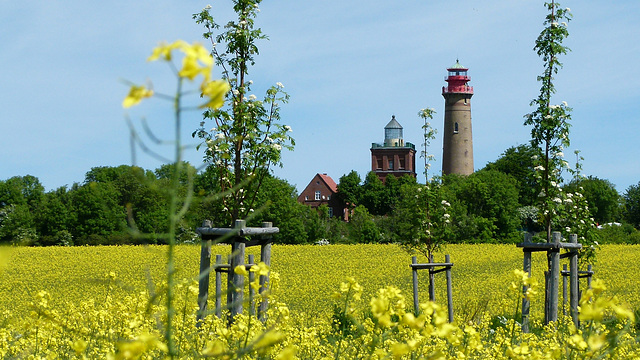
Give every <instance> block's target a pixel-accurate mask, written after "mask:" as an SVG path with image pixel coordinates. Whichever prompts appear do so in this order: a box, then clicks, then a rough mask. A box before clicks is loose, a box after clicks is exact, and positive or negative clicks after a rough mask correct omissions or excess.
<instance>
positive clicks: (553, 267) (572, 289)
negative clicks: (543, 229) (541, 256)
mask: <svg viewBox="0 0 640 360" xmlns="http://www.w3.org/2000/svg"><path fill="white" fill-rule="evenodd" d="M561 238H562V236H561V234H560V233H559V232H553V234H552V241H551V242H546V243H534V242H531V239H532V234H529V233H527V234H525V238H524V242H523V243H520V244H517V245H516V246H517V247H521V248H522V251H523V252H524V261H523V269H524V271H525V272H526V273H528V274H529V277H531V253H532V252H536V251H546V252H547V263H548V271H545V301H544V303H545V306H544V323H545V324H548V323H549V322H552V321H557V320H558V290H559V285H560V281H559V280H560V279H559V278H560V275H563V276H569V293H570V296H569V306H570V309H571V317H572V318H573V322H574V323H575V324H576V326H578V325H579V322H578V301H579V289H578V285H579V284H578V274H579V272H578V250H580V249H581V248H582V244H579V243H578V236H577V235H575V234H572V235H569V242H568V243H563V242H560V239H561ZM561 249H565V250H567V251H568V252H566V253H564V254H562V255H561V254H560V250H561ZM561 258H569V271H568V273H567V275H565V274H564V273H562V274H561V272H560V259H561ZM527 289H528V287H527V286H523V287H522V293H523V294H526V292H527ZM565 298H566V296H565ZM529 311H530V302H529V299H527V298H526V297H523V299H522V331H523V332H529V320H530V318H529Z"/></svg>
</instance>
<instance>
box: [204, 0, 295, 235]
mask: <svg viewBox="0 0 640 360" xmlns="http://www.w3.org/2000/svg"><path fill="white" fill-rule="evenodd" d="M259 3H260V1H259V0H234V2H233V4H234V11H235V12H236V15H237V19H236V20H234V21H229V22H227V24H226V25H225V26H224V29H223V31H222V32H221V33H219V34H217V35H215V36H214V34H213V31H214V30H215V29H219V28H220V26H219V25H218V24H216V23H215V21H214V20H213V17H212V16H211V15H210V13H209V8H205V9H203V10H202V11H201V12H200V13H199V14H194V15H193V18H194V19H195V20H196V23H199V24H203V25H204V26H205V28H206V30H207V31H206V32H205V33H204V34H203V36H204V37H205V38H206V39H210V40H212V55H213V57H214V59H215V61H216V64H217V65H218V66H219V67H220V68H221V69H222V78H223V79H225V80H227V81H228V82H229V84H230V86H231V91H230V92H228V93H227V95H226V101H225V104H226V106H224V107H222V108H220V109H216V110H213V111H205V113H204V121H202V122H201V124H200V128H199V129H197V130H196V131H195V132H194V133H193V134H192V135H193V136H194V137H196V136H197V137H199V138H200V139H202V140H203V145H206V152H205V155H204V158H205V161H206V162H207V163H209V164H211V165H212V166H215V167H216V168H217V172H218V179H219V180H220V189H219V190H221V191H229V190H231V191H230V192H229V194H228V195H227V196H226V197H224V198H223V199H222V202H223V207H222V208H223V210H224V211H225V213H226V214H227V221H228V224H224V225H230V224H231V223H232V222H233V221H234V220H235V219H240V218H245V217H246V216H247V215H249V213H250V210H251V209H252V208H253V207H254V200H255V198H256V194H257V192H258V190H259V188H260V186H261V184H262V180H263V179H264V176H265V175H267V174H268V173H269V168H270V167H271V166H272V165H275V166H282V162H281V154H282V150H283V149H287V150H292V149H293V146H294V145H295V142H294V140H293V138H292V137H291V131H292V130H291V127H289V126H286V125H283V124H281V123H280V106H281V105H282V104H285V103H287V102H288V101H289V95H288V94H287V93H286V92H285V91H284V86H283V85H282V84H281V83H277V84H275V85H273V86H271V87H269V88H268V89H267V90H266V92H265V95H264V97H263V98H262V100H258V97H257V96H256V95H255V94H253V93H252V91H251V88H252V85H253V82H252V81H251V80H248V79H247V75H248V74H249V68H250V67H251V66H253V65H254V64H255V56H256V55H258V54H259V50H258V46H257V45H256V43H257V41H258V40H262V39H267V37H266V35H265V34H263V32H262V30H261V29H259V28H254V24H255V18H256V16H257V14H258V12H259V11H260V9H259V7H258V5H259ZM214 38H215V42H213V39H214Z"/></svg>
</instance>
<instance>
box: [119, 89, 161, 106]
mask: <svg viewBox="0 0 640 360" xmlns="http://www.w3.org/2000/svg"><path fill="white" fill-rule="evenodd" d="M151 96H153V90H150V89H147V88H146V87H144V85H140V86H137V85H132V86H131V89H129V94H128V95H127V97H125V98H124V100H123V101H122V107H123V108H125V109H127V108H130V107H132V106H133V105H137V104H138V103H139V102H140V101H142V99H144V98H148V97H151Z"/></svg>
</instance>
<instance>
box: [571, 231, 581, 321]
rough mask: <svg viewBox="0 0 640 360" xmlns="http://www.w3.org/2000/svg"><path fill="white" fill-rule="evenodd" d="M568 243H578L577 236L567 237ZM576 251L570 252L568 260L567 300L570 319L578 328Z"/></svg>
mask: <svg viewBox="0 0 640 360" xmlns="http://www.w3.org/2000/svg"><path fill="white" fill-rule="evenodd" d="M569 242H570V243H572V244H577V243H578V235H575V234H572V235H569ZM578 285H579V284H578V251H577V250H572V251H571V258H570V259H569V292H570V295H569V296H570V297H571V299H570V300H569V302H570V306H571V317H572V318H573V323H574V324H575V325H576V327H579V326H580V320H579V319H578V300H579V294H578V293H579V291H580V290H579V289H578Z"/></svg>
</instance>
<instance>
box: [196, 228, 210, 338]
mask: <svg viewBox="0 0 640 360" xmlns="http://www.w3.org/2000/svg"><path fill="white" fill-rule="evenodd" d="M202 227H208V228H210V227H211V221H209V220H205V221H204V222H203V224H202ZM210 273H211V240H203V241H202V242H201V243H200V272H199V275H198V316H197V320H198V326H200V325H199V324H200V320H202V319H203V318H204V317H205V316H206V313H207V300H208V298H209V274H210Z"/></svg>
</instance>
